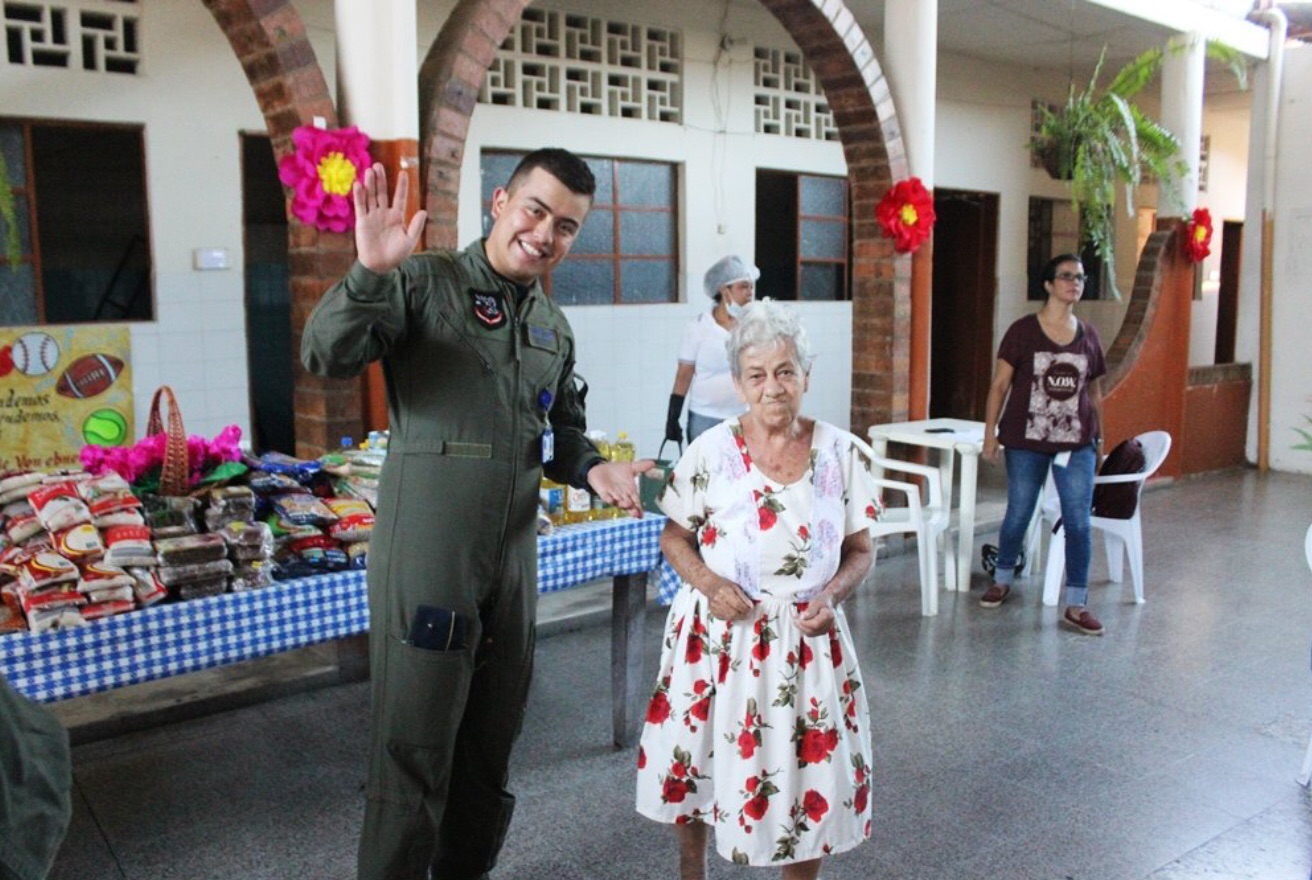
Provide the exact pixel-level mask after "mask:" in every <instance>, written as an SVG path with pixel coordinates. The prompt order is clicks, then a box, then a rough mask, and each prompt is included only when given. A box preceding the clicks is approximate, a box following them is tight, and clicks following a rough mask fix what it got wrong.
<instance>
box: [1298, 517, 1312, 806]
mask: <svg viewBox="0 0 1312 880" xmlns="http://www.w3.org/2000/svg"><path fill="white" fill-rule="evenodd" d="M1303 555H1304V556H1305V557H1307V567H1308V568H1310V569H1312V526H1308V529H1307V534H1306V535H1304V536H1303ZM1309 782H1312V739H1309V740H1308V743H1307V754H1306V755H1304V756H1303V769H1302V770H1300V771H1299V772H1298V784H1299V785H1303V786H1306V785H1307V784H1308V783H1309Z"/></svg>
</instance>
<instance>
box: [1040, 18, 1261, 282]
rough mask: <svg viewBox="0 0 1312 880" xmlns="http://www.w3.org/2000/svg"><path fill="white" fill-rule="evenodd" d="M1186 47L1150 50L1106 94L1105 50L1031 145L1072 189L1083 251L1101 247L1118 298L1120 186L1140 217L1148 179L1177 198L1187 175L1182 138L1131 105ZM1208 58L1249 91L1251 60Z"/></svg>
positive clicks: (1212, 52) (1214, 46)
mask: <svg viewBox="0 0 1312 880" xmlns="http://www.w3.org/2000/svg"><path fill="white" fill-rule="evenodd" d="M1184 48H1185V46H1183V45H1173V46H1170V47H1168V48H1162V47H1155V48H1152V49H1149V50H1147V51H1146V52H1143V53H1141V54H1140V55H1138V56H1137V57H1136V58H1134V59H1133V60H1132V61H1130V62H1129V63H1128V64H1126V65H1125V66H1124V67H1122V68H1121V69H1120V71H1118V72H1117V74H1116V76H1115V77H1114V78H1113V79H1112V82H1111V84H1110V85H1108V86H1107V87H1106V88H1101V89H1100V88H1099V86H1098V78H1099V76H1100V75H1101V73H1102V68H1103V63H1104V62H1105V61H1106V59H1107V48H1106V47H1105V46H1104V47H1103V50H1102V54H1101V55H1100V56H1099V58H1098V64H1097V66H1095V67H1094V69H1093V76H1091V77H1090V78H1089V83H1088V85H1087V86H1085V87H1084V88H1083V89H1081V90H1079V91H1076V89H1075V84H1074V83H1072V84H1071V87H1070V92H1069V93H1068V95H1067V97H1066V103H1065V104H1063V105H1062V106H1061V107H1058V108H1057V109H1056V110H1051V109H1049V108H1047V107H1043V108H1041V109H1042V113H1043V118H1042V122H1041V124H1040V128H1039V135H1038V136H1037V137H1036V138H1035V139H1034V140H1033V141H1032V142H1031V144H1030V149H1031V150H1032V151H1033V152H1034V153H1035V154H1036V155H1037V156H1038V157H1039V158H1040V159H1041V160H1042V161H1043V163H1044V167H1045V168H1047V169H1048V172H1049V173H1050V174H1052V176H1053V177H1055V178H1057V179H1058V180H1069V181H1070V182H1071V201H1072V203H1073V204H1074V206H1075V208H1076V210H1077V211H1078V212H1079V215H1080V230H1081V235H1082V236H1083V239H1084V240H1083V244H1085V245H1087V246H1089V247H1091V248H1093V251H1094V253H1096V254H1097V255H1098V256H1099V257H1100V258H1101V259H1102V260H1103V262H1104V263H1105V264H1106V267H1107V272H1106V274H1107V277H1108V279H1109V280H1110V282H1111V287H1112V293H1113V295H1114V296H1115V297H1116V298H1117V299H1119V298H1120V292H1119V291H1118V290H1117V288H1116V264H1115V249H1116V247H1115V244H1116V242H1115V230H1116V226H1115V216H1114V214H1113V212H1114V211H1115V206H1116V189H1117V187H1118V186H1123V187H1124V189H1125V206H1126V211H1127V213H1128V214H1129V215H1130V216H1131V217H1132V216H1134V191H1135V189H1136V188H1137V187H1138V186H1139V185H1140V184H1141V183H1142V182H1143V181H1144V179H1145V177H1146V176H1148V175H1151V176H1152V177H1155V178H1156V179H1157V180H1158V181H1159V182H1160V184H1161V185H1162V186H1164V187H1167V188H1168V189H1167V192H1168V193H1170V192H1171V189H1170V188H1172V187H1178V185H1179V179H1180V178H1181V177H1182V176H1183V173H1184V172H1185V171H1186V170H1187V166H1186V164H1185V163H1184V162H1183V161H1182V160H1181V159H1180V158H1179V154H1180V141H1179V139H1178V138H1176V136H1175V135H1173V134H1172V133H1171V132H1169V131H1167V130H1166V129H1165V128H1163V127H1162V126H1161V125H1160V124H1159V123H1158V122H1157V121H1155V120H1153V119H1151V118H1149V116H1148V115H1147V114H1145V113H1144V112H1143V111H1142V110H1140V109H1139V108H1138V107H1137V106H1136V105H1134V104H1132V103H1131V101H1130V99H1131V98H1133V97H1134V96H1135V95H1137V94H1139V92H1141V91H1143V89H1144V87H1145V86H1147V85H1148V83H1150V82H1151V81H1152V80H1153V77H1155V76H1156V75H1157V73H1158V72H1159V71H1160V70H1161V68H1162V63H1163V62H1164V61H1165V60H1166V57H1167V53H1172V54H1174V53H1176V52H1180V51H1183V49H1184ZM1207 55H1208V57H1210V58H1213V59H1216V60H1219V61H1221V62H1223V63H1225V64H1226V65H1227V66H1228V67H1229V68H1230V70H1231V71H1233V72H1234V74H1235V77H1236V78H1237V79H1238V80H1239V83H1240V87H1241V88H1244V87H1246V83H1247V68H1246V66H1245V62H1244V58H1243V55H1241V54H1240V53H1239V52H1237V51H1235V50H1234V49H1231V48H1230V47H1228V46H1224V45H1222V44H1220V43H1216V42H1213V41H1208V43H1207Z"/></svg>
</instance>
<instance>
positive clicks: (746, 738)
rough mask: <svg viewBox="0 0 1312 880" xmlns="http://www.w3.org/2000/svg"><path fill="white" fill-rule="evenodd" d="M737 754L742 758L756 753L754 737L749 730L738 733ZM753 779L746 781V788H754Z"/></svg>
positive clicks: (749, 789)
mask: <svg viewBox="0 0 1312 880" xmlns="http://www.w3.org/2000/svg"><path fill="white" fill-rule="evenodd" d="M738 754H739V755H740V756H741V757H744V758H750V757H751V756H752V755H754V754H756V737H754V736H752V734H751V732H750V731H747V730H744V731H743V732H742V733H740V734H738ZM755 782H756V780H755V779H749V780H748V781H747V786H748V788H747V790H748V791H752V790H753V789H754V788H755V784H754V783H755Z"/></svg>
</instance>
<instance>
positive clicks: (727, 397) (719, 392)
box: [665, 254, 761, 443]
mask: <svg viewBox="0 0 1312 880" xmlns="http://www.w3.org/2000/svg"><path fill="white" fill-rule="evenodd" d="M760 277H761V270H760V269H758V268H756V267H755V266H753V265H752V264H750V263H748V262H747V261H746V260H744V259H743V258H742V257H739V256H735V255H733V254H731V255H729V256H727V257H724V258H722V259H720V260H718V261H717V262H716V263H715V265H713V266H711V268H709V269H707V270H706V274H705V275H704V276H703V277H702V287H703V289H704V290H705V291H706V295H707V296H709V297H710V298H711V299H713V300H714V301H715V305H714V307H713V308H712V309H711V310H710V311H709V312H702V313H701V314H700V315H698V316H697V317H696V318H694V319H693V320H692V321H691V322H689V324H688V327H687V328H686V329H685V330H684V331H683V339H682V340H681V341H680V342H679V369H678V371H677V372H676V373H675V374H674V390H673V391H672V392H671V393H670V409H669V413H668V415H667V416H666V418H665V439H666V440H672V441H674V442H675V443H682V442H683V428H682V427H680V425H679V416H680V415H681V414H682V412H683V402H684V398H685V396H686V398H687V400H688V442H689V443H691V442H692V441H694V440H696V439H697V436H698V435H699V434H701V433H702V432H703V431H705V430H706V429H707V428H710V427H713V426H715V425H718V424H719V423H720V422H722V421H724V420H725V419H728V418H732V417H733V416H737V415H742V414H743V412H745V411H746V409H747V407H746V405H745V404H744V403H743V401H742V399H741V398H740V397H739V396H738V391H737V389H735V388H734V385H733V377H732V376H731V375H730V372H729V358H728V357H727V355H726V354H725V350H724V346H725V343H726V342H728V341H729V331H731V330H733V328H734V325H736V324H737V323H738V316H739V315H740V314H741V313H742V310H743V308H744V307H745V306H746V305H747V304H748V303H750V302H751V301H752V300H753V299H754V298H755V297H756V280H757V279H758V278H760Z"/></svg>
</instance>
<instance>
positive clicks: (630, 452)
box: [611, 431, 638, 461]
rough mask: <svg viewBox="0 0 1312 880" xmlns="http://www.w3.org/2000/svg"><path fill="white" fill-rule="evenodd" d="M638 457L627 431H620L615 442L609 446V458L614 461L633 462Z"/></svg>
mask: <svg viewBox="0 0 1312 880" xmlns="http://www.w3.org/2000/svg"><path fill="white" fill-rule="evenodd" d="M637 457H638V454H637V450H636V449H635V448H634V446H633V441H632V440H630V439H629V433H628V432H627V431H620V433H619V436H618V437H617V438H616V440H615V442H614V443H612V444H611V458H612V460H614V461H634V460H636V459H637Z"/></svg>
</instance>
